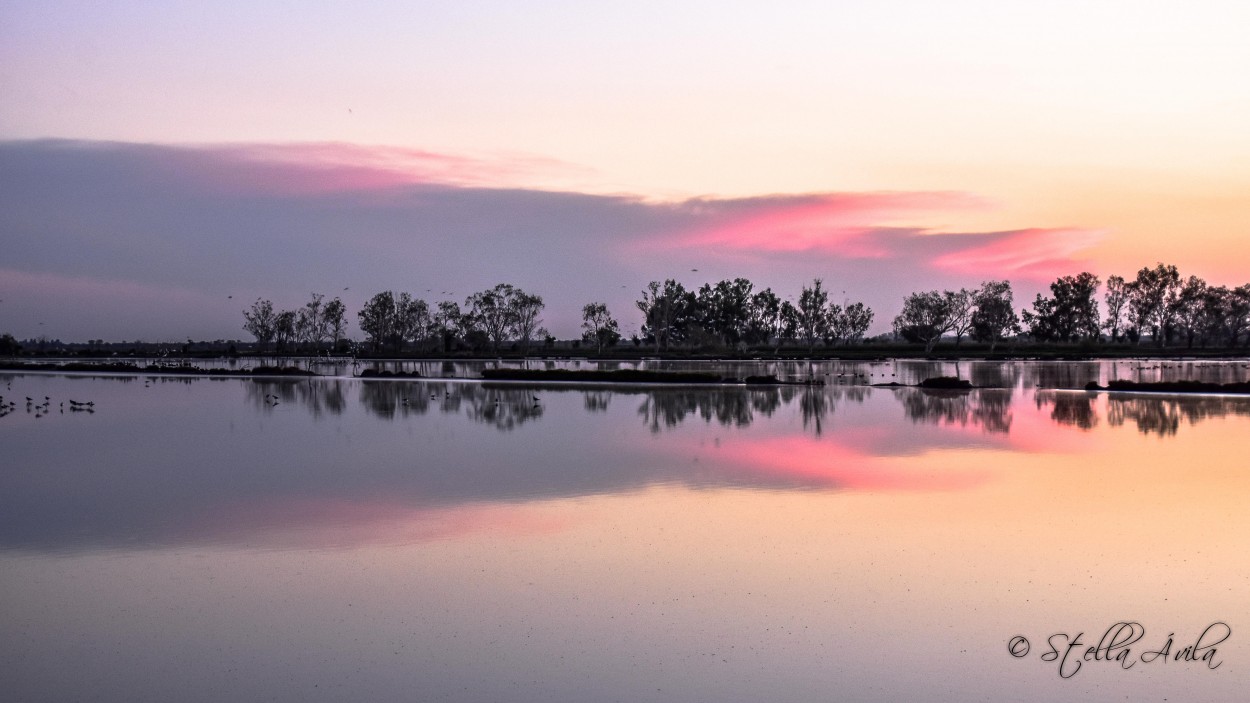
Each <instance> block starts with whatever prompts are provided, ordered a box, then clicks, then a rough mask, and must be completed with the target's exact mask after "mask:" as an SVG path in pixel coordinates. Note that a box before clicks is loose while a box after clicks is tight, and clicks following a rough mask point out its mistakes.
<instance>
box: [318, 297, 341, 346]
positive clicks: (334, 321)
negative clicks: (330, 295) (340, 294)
mask: <svg viewBox="0 0 1250 703" xmlns="http://www.w3.org/2000/svg"><path fill="white" fill-rule="evenodd" d="M346 316H347V306H346V305H343V301H341V300H339V299H338V298H335V299H334V300H331V301H330V302H328V303H326V304H325V307H323V308H322V309H321V321H322V324H323V328H324V329H325V331H326V334H327V335H328V336H329V337H330V348H331V349H338V346H339V340H340V339H342V338H343V330H344V329H346V327H347V321H346Z"/></svg>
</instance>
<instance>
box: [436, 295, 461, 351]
mask: <svg viewBox="0 0 1250 703" xmlns="http://www.w3.org/2000/svg"><path fill="white" fill-rule="evenodd" d="M460 318H461V314H460V306H459V305H458V304H457V303H456V302H455V301H453V300H440V301H439V303H438V312H436V313H434V329H435V333H436V334H438V335H439V337H441V338H442V345H443V351H450V350H451V347H452V344H453V343H454V342H455V339H456V336H457V335H458V334H459V333H460V329H461V321H460Z"/></svg>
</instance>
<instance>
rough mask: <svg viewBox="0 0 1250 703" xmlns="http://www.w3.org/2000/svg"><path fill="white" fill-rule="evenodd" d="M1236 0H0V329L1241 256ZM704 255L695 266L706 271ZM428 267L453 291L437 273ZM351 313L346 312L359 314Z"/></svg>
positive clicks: (229, 332)
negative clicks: (496, 294) (382, 297)
mask: <svg viewBox="0 0 1250 703" xmlns="http://www.w3.org/2000/svg"><path fill="white" fill-rule="evenodd" d="M1247 26H1250V4H1247V3H1244V2H1201V1H1198V2H1194V1H1191V2H1183V3H1182V2H1153V3H1142V2H1090V1H1088V0H1086V1H1085V2H1049V3H1025V2H1004V1H1002V0H1000V1H998V2H988V1H987V2H943V3H929V2H890V1H874V2H810V3H804V2H791V3H785V2H772V3H740V2H727V1H726V0H720V1H719V2H682V3H659V2H648V1H638V2H631V3H597V2H577V3H573V2H542V3H537V2H520V1H511V2H467V1H460V2H445V3H444V2H373V3H341V2H339V3H333V2H311V1H305V2H299V3H288V2H265V3H242V2H219V3H212V4H205V3H183V2H168V1H165V2H125V3H95V2H61V1H56V0H52V1H44V2H12V1H10V0H0V301H2V302H0V333H3V332H11V333H13V334H14V335H16V336H18V337H19V338H25V337H34V336H38V335H46V336H48V337H52V338H61V339H66V340H79V339H87V338H95V337H103V338H107V339H135V338H141V339H146V340H166V339H167V340H177V339H185V338H187V337H194V338H196V339H215V338H243V337H245V336H246V335H245V333H244V332H243V331H242V329H241V328H240V324H241V319H242V316H241V315H240V311H241V310H242V308H243V307H244V306H246V305H247V304H248V303H250V301H251V300H254V299H255V298H256V297H258V296H264V297H268V298H271V299H273V301H274V302H275V304H276V305H278V306H280V307H295V306H297V305H299V304H300V303H301V302H302V301H304V300H306V299H307V297H308V295H309V293H311V292H319V293H326V294H329V295H331V296H334V295H339V296H341V297H343V298H344V301H345V302H347V303H348V305H349V309H350V310H352V311H353V313H354V311H355V310H357V309H358V308H359V307H360V305H361V304H362V303H363V302H364V300H365V299H366V298H367V297H368V296H369V295H370V294H372V293H374V292H377V291H380V290H385V289H394V290H406V291H410V292H412V293H413V294H415V295H417V296H419V297H423V298H426V299H427V300H430V301H431V302H433V301H437V300H440V299H444V298H451V299H455V300H458V301H463V299H464V297H465V296H466V295H467V294H468V293H470V292H472V291H474V290H480V289H482V288H485V287H488V286H491V285H493V284H495V283H499V282H510V283H513V284H515V285H519V286H521V287H522V288H525V289H526V290H530V291H532V292H535V293H538V294H539V295H542V296H543V297H544V299H545V300H546V301H547V310H546V315H545V318H546V320H545V322H546V325H547V326H548V327H549V328H550V329H551V330H552V331H553V332H554V333H555V334H557V335H558V336H565V337H571V336H575V335H576V334H577V328H578V322H579V319H578V318H579V311H580V308H581V306H582V305H583V304H585V303H587V302H590V301H592V300H602V301H605V302H607V303H608V304H609V307H610V308H611V309H612V310H613V311H614V312H615V313H616V314H617V316H618V317H620V318H621V319H622V322H623V326H624V327H625V329H626V330H627V331H632V330H636V329H637V327H638V324H639V322H640V319H639V316H638V314H637V312H636V311H635V310H634V307H633V300H635V299H636V298H637V297H638V292H639V290H640V289H641V288H642V287H643V286H644V285H645V284H646V282H647V281H649V280H652V279H662V278H667V277H674V278H678V279H679V280H682V281H683V282H684V283H686V284H687V285H688V286H697V285H698V284H701V283H704V282H708V281H716V280H719V279H721V278H729V277H735V276H747V277H748V278H750V279H752V280H753V281H755V282H756V283H757V285H758V286H760V287H763V286H770V287H772V288H773V289H774V290H775V291H777V292H778V293H779V294H781V295H782V296H783V297H785V296H788V295H796V296H797V293H798V290H799V286H800V285H801V284H802V283H804V282H805V281H810V280H811V279H812V278H814V277H821V278H823V279H824V280H825V282H826V286H827V287H828V288H829V289H830V290H831V291H832V292H833V298H834V300H835V302H842V300H843V299H847V300H863V301H865V302H867V303H868V304H869V305H871V306H872V307H873V308H874V309H876V311H877V320H878V321H877V324H876V325H874V328H875V331H880V330H883V329H885V328H886V327H887V326H888V321H889V319H890V318H892V317H893V316H894V314H896V313H897V311H898V309H899V308H900V307H901V301H902V298H903V296H904V295H905V294H906V293H908V292H910V291H913V290H919V289H925V288H935V287H958V286H974V285H976V284H978V283H979V282H980V281H982V280H985V279H989V278H1009V279H1010V280H1012V282H1013V283H1014V284H1015V287H1016V300H1017V304H1018V306H1023V305H1024V304H1025V303H1026V302H1027V301H1028V300H1029V299H1031V298H1032V295H1033V294H1034V293H1035V292H1037V291H1039V290H1042V289H1043V288H1044V287H1045V285H1046V283H1048V282H1049V281H1050V280H1052V279H1053V278H1054V277H1055V276H1058V275H1062V274H1069V273H1077V272H1079V271H1081V270H1090V271H1093V272H1095V273H1097V274H1099V275H1100V276H1102V277H1104V278H1105V277H1106V276H1107V275H1108V274H1112V273H1118V274H1121V275H1130V276H1131V275H1132V274H1133V273H1134V272H1135V271H1136V270H1137V269H1138V268H1140V267H1142V266H1145V265H1153V264H1154V263H1155V262H1157V261H1164V262H1168V263H1174V264H1176V265H1177V266H1178V267H1180V269H1181V272H1182V273H1183V274H1185V275H1188V274H1197V275H1200V276H1203V277H1205V278H1207V279H1208V280H1209V281H1211V282H1213V283H1222V284H1233V285H1237V284H1241V283H1245V282H1247V280H1250V275H1247V272H1248V271H1250V266H1248V264H1250V242H1248V238H1247V234H1250V130H1248V129H1246V124H1247V123H1248V122H1247V120H1248V118H1250V70H1247V69H1248V68H1250V42H1247V41H1245V28H1246V27H1247ZM692 269H698V270H697V271H694V270H692ZM444 291H446V293H445V292H444ZM353 318H354V314H353Z"/></svg>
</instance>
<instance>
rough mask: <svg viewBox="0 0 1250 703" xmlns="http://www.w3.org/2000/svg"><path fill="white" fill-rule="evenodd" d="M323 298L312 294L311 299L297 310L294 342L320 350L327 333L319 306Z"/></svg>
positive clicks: (323, 312) (322, 310) (317, 294)
mask: <svg viewBox="0 0 1250 703" xmlns="http://www.w3.org/2000/svg"><path fill="white" fill-rule="evenodd" d="M323 298H325V296H324V295H321V294H320V293H313V294H312V299H311V300H309V301H308V302H307V303H304V307H302V308H300V309H299V312H298V314H297V315H296V319H295V337H296V340H297V341H299V342H303V343H305V344H309V345H311V346H312V347H313V348H314V349H320V348H321V343H322V342H323V341H325V338H326V335H327V334H328V333H329V331H328V329H327V328H326V321H325V310H324V309H323V308H322V306H321V301H322V299H323Z"/></svg>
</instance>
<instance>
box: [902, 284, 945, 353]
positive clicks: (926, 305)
mask: <svg viewBox="0 0 1250 703" xmlns="http://www.w3.org/2000/svg"><path fill="white" fill-rule="evenodd" d="M950 329H951V309H950V298H948V297H947V296H946V295H945V294H944V293H941V292H939V291H936V290H931V291H926V292H923V293H912V294H911V295H909V296H907V297H906V298H904V299H903V311H902V312H900V313H899V314H898V316H897V317H895V318H894V331H895V332H897V333H898V334H899V335H901V336H902V337H903V338H904V339H906V340H907V341H909V342H919V343H921V344H924V345H925V347H924V351H925V353H926V354H929V353H931V352H932V351H933V348H934V347H935V346H937V343H938V340H939V339H941V338H942V335H943V334H946V333H947V332H949V331H950Z"/></svg>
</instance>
